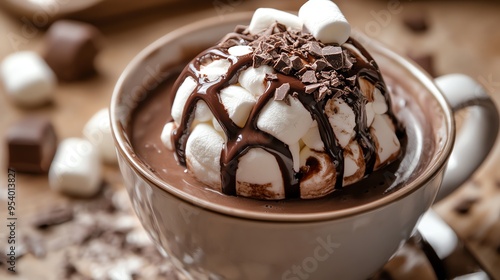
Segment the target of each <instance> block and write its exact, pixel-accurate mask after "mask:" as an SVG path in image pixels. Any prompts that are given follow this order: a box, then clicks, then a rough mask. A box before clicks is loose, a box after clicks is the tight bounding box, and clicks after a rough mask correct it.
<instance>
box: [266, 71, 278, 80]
mask: <svg viewBox="0 0 500 280" xmlns="http://www.w3.org/2000/svg"><path fill="white" fill-rule="evenodd" d="M265 79H266V80H267V81H272V80H277V79H278V75H276V74H275V73H266V78H265Z"/></svg>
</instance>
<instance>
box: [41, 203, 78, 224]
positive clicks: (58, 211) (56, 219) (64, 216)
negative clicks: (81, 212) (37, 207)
mask: <svg viewBox="0 0 500 280" xmlns="http://www.w3.org/2000/svg"><path fill="white" fill-rule="evenodd" d="M72 219H73V209H72V208H71V207H69V206H55V207H53V208H51V209H48V210H45V211H42V212H39V213H38V214H37V215H36V216H35V217H34V219H33V222H32V225H33V226H34V227H36V228H39V229H46V228H48V227H51V226H54V225H59V224H62V223H65V222H68V221H71V220H72Z"/></svg>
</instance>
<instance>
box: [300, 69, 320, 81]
mask: <svg viewBox="0 0 500 280" xmlns="http://www.w3.org/2000/svg"><path fill="white" fill-rule="evenodd" d="M302 82H303V83H304V84H315V83H317V82H318V79H316V74H315V72H314V70H308V71H306V72H305V73H304V74H303V75H302Z"/></svg>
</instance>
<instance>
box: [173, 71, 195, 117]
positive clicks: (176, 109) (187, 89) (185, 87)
mask: <svg viewBox="0 0 500 280" xmlns="http://www.w3.org/2000/svg"><path fill="white" fill-rule="evenodd" d="M197 86H198V83H197V82H196V81H195V80H194V79H193V78H191V77H187V78H186V79H185V80H184V82H183V83H182V84H181V86H180V87H179V89H177V93H176V94H175V99H174V103H173V104H172V112H171V114H172V118H173V119H174V121H175V123H176V124H177V125H179V124H180V123H181V120H182V114H183V112H184V106H185V105H186V102H187V100H188V98H189V96H191V93H193V91H194V90H195V89H196V87H197Z"/></svg>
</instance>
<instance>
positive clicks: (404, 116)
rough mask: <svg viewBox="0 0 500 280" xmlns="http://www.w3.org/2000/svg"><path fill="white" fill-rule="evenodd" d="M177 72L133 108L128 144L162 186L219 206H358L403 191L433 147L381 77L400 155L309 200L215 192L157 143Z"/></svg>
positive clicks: (303, 210)
mask: <svg viewBox="0 0 500 280" xmlns="http://www.w3.org/2000/svg"><path fill="white" fill-rule="evenodd" d="M182 67H184V66H183V65H178V66H177V69H178V71H180V70H181V69H182ZM170 68H173V66H172V67H170ZM177 73H178V72H175V71H172V75H171V76H170V77H169V78H167V79H166V80H165V81H164V82H163V83H162V84H161V85H160V86H159V87H158V88H156V89H155V90H152V91H151V92H150V93H149V94H148V96H147V98H146V99H145V100H144V101H143V102H141V103H140V104H139V106H138V107H137V108H136V109H135V111H134V113H133V114H132V117H131V122H130V125H129V137H130V140H131V142H132V146H133V148H134V150H135V153H136V155H137V157H138V159H139V160H141V161H142V162H144V164H145V165H146V166H148V168H149V169H150V170H151V171H152V172H153V173H155V174H156V176H158V178H160V179H161V180H163V181H165V182H166V183H167V184H169V185H171V186H173V187H174V188H178V189H180V190H182V191H183V192H187V193H190V194H192V195H195V196H197V197H200V198H202V199H207V200H210V201H213V202H216V203H218V204H221V205H223V206H228V207H233V208H238V209H241V210H247V211H252V212H262V213H275V214H311V213H319V212H328V211H334V210H341V209H346V208H350V207H354V206H359V205H362V204H365V203H369V202H372V201H375V200H377V199H379V198H381V197H383V196H384V195H386V194H388V193H391V192H393V191H395V190H397V189H398V188H400V187H402V186H403V185H404V184H405V182H406V181H408V180H412V179H413V178H412V175H413V174H417V173H418V172H416V171H417V170H418V169H420V168H422V167H424V166H425V165H427V164H428V162H427V161H428V159H426V158H427V157H426V154H427V153H432V151H433V149H434V147H432V146H429V147H427V149H428V150H426V151H423V145H424V139H423V138H422V137H423V136H422V135H426V134H428V133H426V132H424V131H423V130H424V127H425V126H424V124H425V122H426V120H425V117H424V116H423V114H422V113H421V110H420V109H419V108H418V106H417V105H415V104H417V102H414V101H412V99H411V98H412V96H411V95H408V94H406V93H405V92H404V91H405V90H404V88H403V87H400V86H396V83H401V82H402V81H394V80H392V79H391V78H390V77H386V81H387V84H388V86H389V87H390V89H391V93H392V99H393V108H394V113H395V115H396V117H397V118H398V119H399V120H400V121H401V122H402V124H403V126H404V127H405V132H406V136H404V137H402V138H401V147H402V155H401V157H400V158H399V159H398V160H397V161H395V162H393V163H391V164H389V165H388V166H386V167H384V168H383V169H381V170H378V171H375V172H373V173H371V174H370V175H368V176H367V178H365V179H364V180H362V181H360V182H357V183H355V184H353V185H351V186H349V187H346V188H343V189H340V190H338V191H335V192H333V193H332V194H329V195H327V196H325V197H323V198H318V199H313V200H302V199H288V200H282V201H264V200H255V199H249V198H244V197H234V196H228V195H224V194H220V193H218V192H216V191H214V190H212V189H211V188H209V187H207V186H206V185H205V184H203V183H201V182H199V181H197V180H196V178H194V177H193V176H191V175H189V174H187V172H186V170H185V169H186V168H185V167H184V166H181V165H179V164H178V163H177V161H176V160H175V158H174V156H173V152H172V151H170V150H168V149H167V148H166V147H165V146H164V145H163V143H162V141H161V138H160V135H161V133H162V130H163V126H164V124H165V123H166V122H167V121H169V120H170V119H171V113H170V108H171V104H172V102H173V96H172V93H171V89H172V86H173V84H174V82H175V79H176V78H177V75H178V74H177ZM428 135H430V134H428ZM429 140H430V139H429ZM430 142H431V141H429V143H430Z"/></svg>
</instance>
